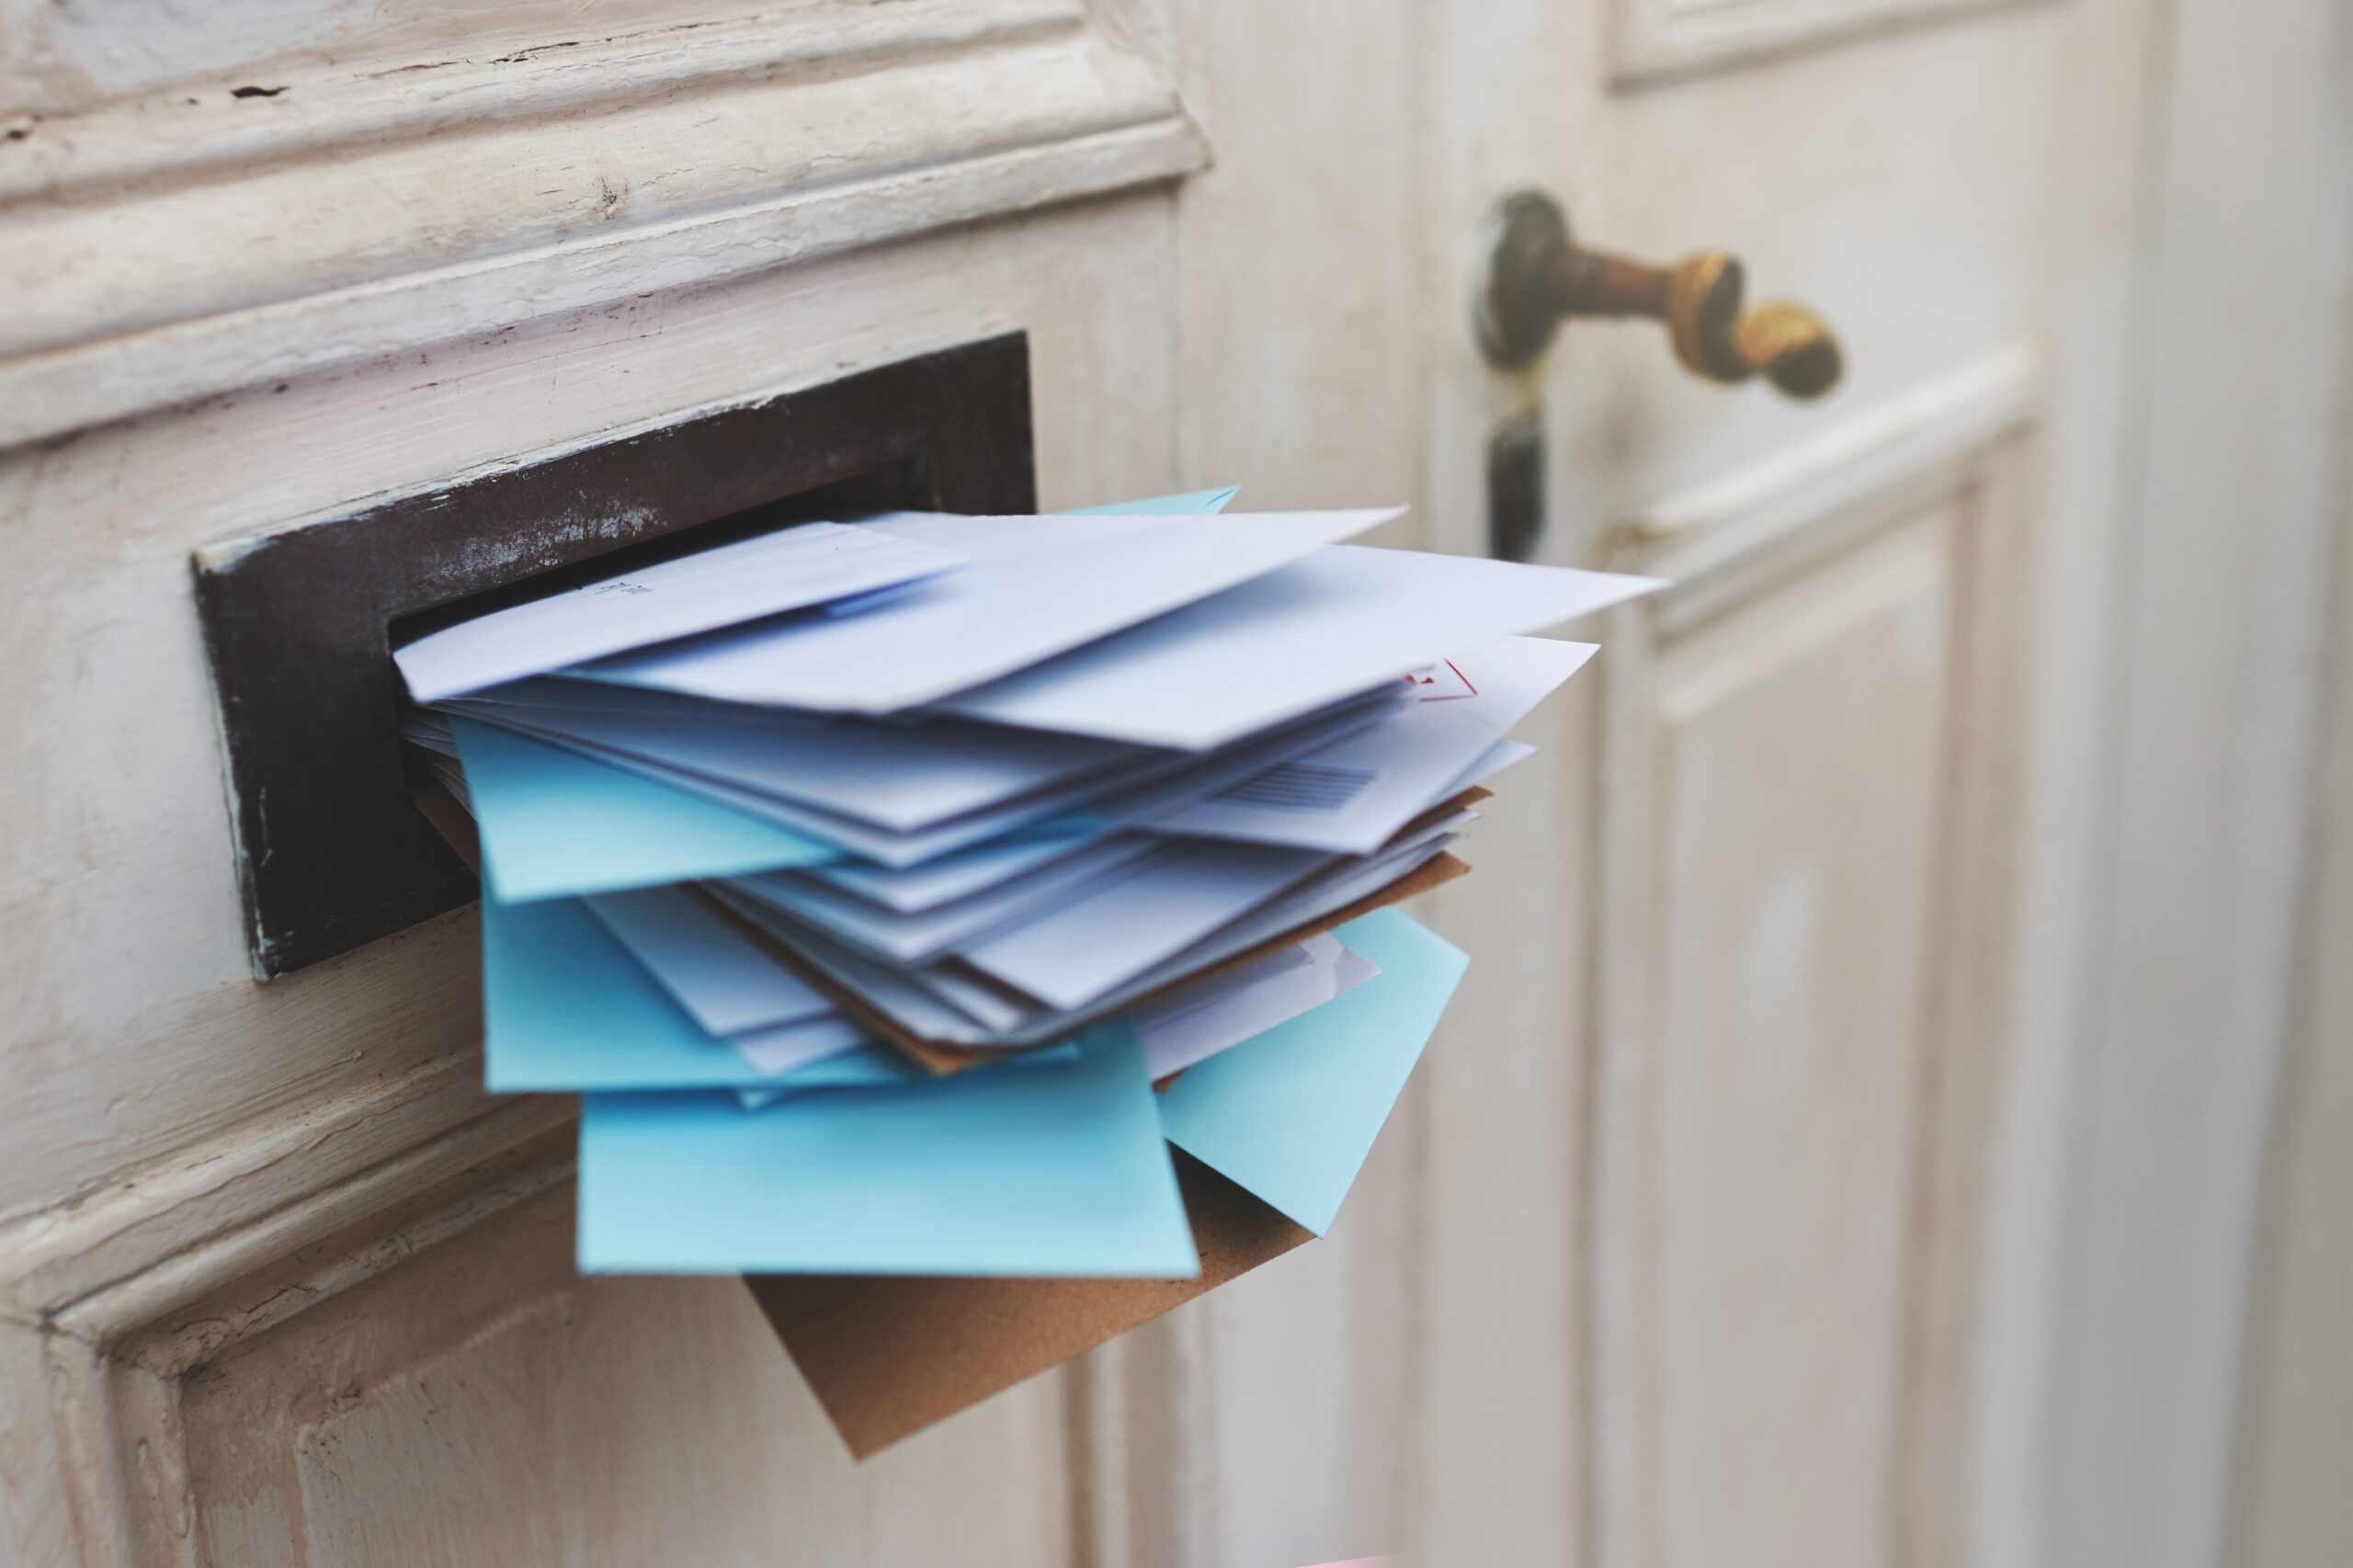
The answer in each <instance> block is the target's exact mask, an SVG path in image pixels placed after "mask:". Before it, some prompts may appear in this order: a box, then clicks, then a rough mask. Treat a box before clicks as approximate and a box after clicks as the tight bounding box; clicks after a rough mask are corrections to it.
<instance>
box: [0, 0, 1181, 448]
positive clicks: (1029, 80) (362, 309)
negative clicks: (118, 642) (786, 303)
mask: <svg viewBox="0 0 2353 1568" xmlns="http://www.w3.org/2000/svg"><path fill="white" fill-rule="evenodd" d="M28 25H30V24H28ZM124 25H127V23H125V24H124ZM639 26H640V30H636V31H624V32H622V33H620V34H618V35H616V36H613V37H606V38H600V37H597V36H594V35H592V36H590V37H588V38H586V39H581V38H577V37H572V38H566V37H557V38H551V39H546V40H541V41H540V44H539V45H538V47H536V48H532V49H527V50H524V51H520V52H518V53H516V54H513V55H511V56H504V57H498V58H489V59H483V58H479V57H461V58H456V59H427V60H425V61H416V60H414V59H403V58H398V57H395V58H392V59H373V60H364V61H363V62H361V69H359V70H358V71H357V72H352V71H350V70H349V69H347V68H345V67H337V66H317V67H313V68H311V69H309V70H307V71H300V72H297V73H295V74H290V75H288V76H286V77H283V78H280V79H279V80H280V82H281V84H282V85H280V86H279V87H278V88H276V89H273V90H272V91H271V93H270V94H269V96H267V97H243V98H241V97H234V96H233V94H229V93H225V92H215V93H207V94H197V95H193V96H190V95H188V94H185V93H182V92H179V91H178V90H176V89H175V90H173V91H171V92H167V93H165V95H163V96H162V97H158V98H154V99H138V100H135V101H131V102H128V103H125V104H122V105H119V106H113V105H108V106H101V107H97V108H91V109H89V110H87V111H85V112H83V113H80V114H74V115H64V116H60V117H57V118H55V119H51V118H48V117H41V116H35V117H32V118H30V119H27V120H26V121H25V122H24V123H22V124H20V125H18V126H17V127H16V128H15V131H12V132H11V133H10V135H9V138H8V139H7V140H6V141H0V234H5V235H6V240H7V244H6V246H5V248H0V282H5V283H6V286H7V287H6V298H7V301H8V306H7V308H6V311H5V312H0V411H5V412H0V445H4V444H6V443H9V442H15V441H24V440H30V439H34V438H37V437H47V436H54V435H57V434H60V433H62V432H64V431H67V430H70V429H73V428H74V427H75V426H80V425H85V424H90V423H94V422H97V421H99V420H104V419H112V418H119V417H121V416H123V415H128V414H131V413H135V412H138V411H140V410H142V409H146V408H152V407H157V406H162V405H165V404H167V403H173V402H177V401H182V400H185V399H188V398H191V397H196V396H199V395H204V394H208V393H213V392H222V391H224V390H227V389H231V388H234V387H240V386H245V385H251V384H254V383H257V382H259V383H267V382H269V381H279V380H283V379H285V378H286V377H289V376H291V375H296V374H300V373H303V372H306V371H311V370H315V369H320V368H322V367H324V366H328V365H333V364H339V363H347V362H350V361H353V360H361V359H366V358H373V357H376V356H380V355H384V354H390V353H395V352H399V351H402V350H406V349H413V348H418V347H425V346H426V345H430V344H433V343H438V342H442V341H446V340H449V339H452V338H458V337H463V336H468V335H480V334H485V333H493V332H502V331H511V330H512V329H513V328H514V327H515V326H516V325H517V324H519V323H521V322H525V321H529V320H532V319H536V318H540V317H543V316H547V315H550V314H554V313H558V312H565V311H574V310H580V309H585V308H593V307H596V306H599V305H604V304H607V303H609V302H611V301H619V300H628V299H642V298H644V297H646V296H647V295H649V294H652V293H654V292H657V291H661V290H675V289H680V288H688V287H693V286H699V285H708V284H710V283H713V282H716V281H719V280H721V279H723V278H731V277H736V276H741V275H744V274H746V273H753V272H758V271H761V270H765V269H768V268H772V267H779V266H782V265H785V264H787V263H790V262H795V261H804V260H807V259H809V258H811V257H813V256H823V255H827V254H831V253H834V252H837V251H842V250H848V249H854V248H857V247H858V246H862V245H870V244H875V243H878V242H880V241H882V240H887V239H893V238H901V237H904V236H906V235H909V234H913V233H921V232H924V231H925V230H927V229H932V228H938V227H941V226H944V225H949V224H954V223H962V222H973V221H975V220H978V219H982V218H985V217H989V216H991V215H994V214H1001V213H1007V212H1017V211H1024V210H1031V209H1034V208H1037V207H1040V206H1043V205H1048V204H1051V203H1053V202H1057V201H1065V200H1069V199H1073V198H1074V197H1078V196H1083V195H1090V194H1099V193H1101V192H1104V191H1108V190H1115V189H1119V188H1121V187H1128V186H1132V185H1138V184H1148V183H1151V182H1154V181H1160V180H1166V179H1170V178H1173V177H1175V176H1178V175H1181V174H1184V173H1186V172H1188V171H1189V170H1192V169H1194V168H1197V167H1199V165H1200V164H1201V163H1202V161H1203V158H1204V150H1203V148H1202V146H1201V143H1200V141H1199V137H1198V135H1197V134H1196V133H1195V131H1194V130H1193V128H1192V125H1191V123H1190V121H1188V119H1185V117H1184V114H1183V112H1182V108H1181V106H1179V104H1178V103H1177V101H1176V96H1175V94H1174V92H1173V90H1172V89H1171V88H1170V86H1169V85H1168V84H1167V82H1166V81H1165V79H1164V78H1162V77H1160V76H1159V75H1157V74H1155V73H1154V71H1153V69H1152V68H1151V67H1150V66H1149V64H1148V63H1147V62H1144V61H1143V60H1142V59H1141V58H1139V57H1138V56H1136V55H1134V54H1132V53H1130V52H1128V51H1123V50H1121V49H1120V48H1118V47H1117V46H1115V45H1114V44H1112V43H1109V42H1108V41H1106V40H1104V39H1103V38H1102V37H1101V36H1099V35H1098V34H1097V32H1095V31H1094V30H1092V29H1090V28H1089V27H1088V26H1087V25H1086V13H1085V12H1084V10H1083V8H1081V7H1079V6H1076V5H1074V4H1072V3H1069V0H1062V3H1051V0H1050V3H1046V4H1040V3H1039V0H996V3H994V4H992V3H988V0H918V3H916V4H911V5H903V6H880V7H878V6H850V5H823V6H815V7H809V6H799V7H791V8H786V9H781V10H777V11H771V12H766V13H760V14H755V15H752V16H747V17H734V18H732V19H726V20H722V21H721V22H719V23H717V24H715V25H698V24H696V23H693V22H673V23H669V24H667V25H659V24H653V23H651V22H650V21H641V23H640V24H639ZM460 47H461V48H462V47H463V45H462V43H461V44H460ZM314 104H315V107H313V106H314Z"/></svg>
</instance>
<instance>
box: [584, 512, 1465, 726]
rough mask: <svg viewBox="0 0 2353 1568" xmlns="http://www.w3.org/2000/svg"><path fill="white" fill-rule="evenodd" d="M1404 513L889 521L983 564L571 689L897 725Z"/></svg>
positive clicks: (622, 667) (909, 536)
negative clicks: (603, 684) (645, 693)
mask: <svg viewBox="0 0 2353 1568" xmlns="http://www.w3.org/2000/svg"><path fill="white" fill-rule="evenodd" d="M1402 510H1403V508H1402V507H1391V508H1389V509H1387V510H1385V511H1358V512H1258V513H1248V514H1226V515H1223V516H1215V517H1203V516H1200V515H1199V514H1188V515H1185V516H1182V517H1133V516H1131V517H949V516H942V515H938V514H932V513H919V512H897V513H892V514H889V515H887V516H885V517H877V518H875V519H873V520H872V521H870V523H867V524H865V525H863V526H864V527H866V528H871V529H873V530H874V531H876V532H878V533H881V534H886V535H889V536H891V537H893V538H896V539H900V540H904V541H906V542H908V543H912V544H918V545H926V546H932V547H936V548H938V549H940V550H943V551H949V552H951V553H955V554H960V555H964V556H968V557H969V558H970V560H971V562H972V564H970V565H969V566H967V567H965V568H964V569H963V570H962V571H960V572H956V573H953V574H949V575H946V576H942V577H938V578H935V579H933V580H932V581H930V582H926V583H924V584H922V585H919V586H917V587H915V588H914V589H912V590H910V591H909V592H907V593H905V594H904V595H901V596H898V597H894V598H892V600H890V601H889V602H888V603H885V604H882V605H879V606H877V607H876V608H873V609H871V610H870V611H868V612H867V613H865V614H863V615H855V616H847V617H843V618H839V619H821V618H802V619H799V620H795V621H791V622H786V623H778V624H773V625H767V626H755V627H745V628H742V629H740V630H737V631H722V632H717V633H714V634H712V635H710V636H708V637H700V638H697V639H695V640H694V641H692V642H685V643H679V644H677V645H676V646H673V647H669V648H663V649H656V650H653V651H651V652H647V653H635V654H629V655H625V656H623V657H621V658H619V659H613V660H607V661H604V662H602V663H599V664H597V665H593V666H590V667H586V668H583V669H580V670H577V671H576V672H574V673H576V674H579V675H581V676H586V677H589V678H594V679H598V680H609V681H618V682H620V683H622V684H625V685H631V686H650V687H662V688H663V689H665V690H670V691H681V692H686V693H688V694H689V695H692V696H698V697H708V698H714V699H719V700H722V701H731V702H759V703H770V704H774V705H777V706H779V707H787V708H808V709H815V710H822V711H826V712H854V713H890V712H895V711H898V710H901V709H904V708H911V707H915V706H917V705H919V704H922V703H926V702H930V701H934V700H936V699H939V698H943V697H946V696H948V695H949V694H950V693H953V692H957V691H961V690H963V689H964V688H965V687H971V686H975V685H978V684H979V683H981V682H983V681H986V680H993V679H995V677H997V676H1003V675H1007V674H1010V673H1011V672H1013V671H1015V670H1018V669H1023V668H1026V667H1027V666H1029V665H1033V664H1035V663H1037V662H1038V661H1039V660H1040V659H1043V658H1048V657H1050V656H1051V655H1053V654H1055V653H1062V652H1063V651H1065V650H1067V649H1071V648H1075V647H1077V646H1079V645H1080V644H1082V643H1084V642H1091V641H1093V640H1094V639H1096V638H1098V637H1102V636H1104V635H1106V634H1107V633H1109V632H1113V631H1119V630H1120V628H1121V627H1127V626H1132V625H1134V624H1135V623H1136V622H1138V621H1141V620H1144V619H1148V618H1150V617H1153V616H1155V615H1159V614H1161V613H1163V612H1164V611H1166V610H1170V609H1174V608H1176V607H1177V606H1179V605H1184V604H1189V603H1191V602H1192V601H1193V600H1195V599H1198V598H1199V597H1202V596H1203V595H1206V594H1213V593H1216V592H1217V591H1219V590H1220V589H1222V588H1229V587H1232V586H1233V585H1234V584H1236V583H1242V582H1247V581H1248V580H1249V579H1250V578H1252V577H1255V576H1257V575H1259V574H1262V573H1266V572H1269V571H1272V570H1274V569H1275V568H1276V567H1279V566H1280V565H1282V564H1284V563H1285V562H1291V561H1296V560H1298V559H1299V558H1300V557H1301V556H1302V555H1304V554H1306V553H1307V552H1308V551H1312V550H1314V549H1315V548H1317V547H1318V546H1320V545H1325V544H1329V543H1331V542H1332V541H1333V540H1340V539H1346V538H1347V537H1349V536H1350V535H1352V534H1358V533H1362V532H1363V531H1364V530H1365V529H1367V528H1372V527H1374V526H1376V525H1378V524H1380V523H1383V522H1386V521H1388V520H1389V519H1390V518H1392V517H1396V516H1397V515H1398V514H1399V512H1401V511H1402ZM1454 641H1455V642H1465V641H1469V639H1465V638H1457V639H1455V640H1454ZM1409 662H1412V663H1419V662H1420V661H1418V660H1415V661H1409ZM1400 667H1401V668H1402V667H1403V666H1402V665H1401V666H1400ZM1358 684H1359V685H1363V684H1367V683H1363V682H1359V683H1358ZM1333 695H1334V696H1338V695H1341V694H1340V693H1337V692H1335V693H1334V694H1333ZM1302 706H1313V704H1304V705H1302ZM1294 711H1297V710H1294ZM1278 717H1279V715H1278ZM1257 727H1258V726H1257V725H1255V724H1254V725H1245V727H1244V728H1243V729H1242V730H1239V731H1236V732H1235V733H1237V734H1239V733H1246V732H1247V731H1248V730H1251V729H1256V728H1257Z"/></svg>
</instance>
